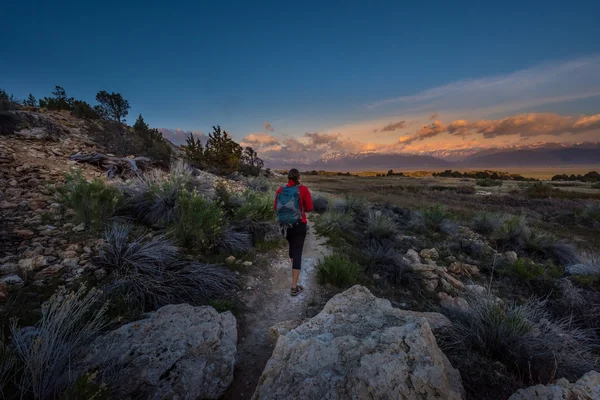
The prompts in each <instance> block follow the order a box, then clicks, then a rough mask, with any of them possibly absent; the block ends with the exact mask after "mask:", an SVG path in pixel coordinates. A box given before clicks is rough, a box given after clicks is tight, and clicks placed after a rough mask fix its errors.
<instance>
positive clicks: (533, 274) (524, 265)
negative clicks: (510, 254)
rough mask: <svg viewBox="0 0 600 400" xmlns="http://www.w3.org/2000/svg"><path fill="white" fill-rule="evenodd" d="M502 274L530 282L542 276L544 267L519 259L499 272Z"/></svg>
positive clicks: (528, 260)
mask: <svg viewBox="0 0 600 400" xmlns="http://www.w3.org/2000/svg"><path fill="white" fill-rule="evenodd" d="M500 272H501V273H502V274H505V275H508V276H512V277H516V278H521V279H525V280H531V279H536V278H541V277H542V276H544V272H545V270H544V267H543V266H542V265H540V264H538V263H536V262H535V261H532V260H530V259H526V258H519V259H518V260H517V261H515V262H513V263H511V264H509V265H508V266H507V267H505V268H504V269H502V270H501V271H500Z"/></svg>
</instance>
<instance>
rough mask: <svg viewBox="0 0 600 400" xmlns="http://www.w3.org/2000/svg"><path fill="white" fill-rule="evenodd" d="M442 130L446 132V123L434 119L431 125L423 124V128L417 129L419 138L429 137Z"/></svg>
mask: <svg viewBox="0 0 600 400" xmlns="http://www.w3.org/2000/svg"><path fill="white" fill-rule="evenodd" d="M442 132H446V125H444V123H443V122H442V121H434V122H432V123H431V124H430V125H423V126H422V127H421V129H419V130H418V131H417V136H418V139H421V140H423V139H427V138H430V137H434V136H437V135H439V134H440V133H442Z"/></svg>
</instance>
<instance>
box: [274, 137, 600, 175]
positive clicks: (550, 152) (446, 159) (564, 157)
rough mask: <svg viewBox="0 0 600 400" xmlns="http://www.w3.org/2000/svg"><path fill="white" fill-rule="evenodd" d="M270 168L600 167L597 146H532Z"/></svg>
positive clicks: (355, 157) (344, 157)
mask: <svg viewBox="0 0 600 400" xmlns="http://www.w3.org/2000/svg"><path fill="white" fill-rule="evenodd" d="M265 161H266V164H267V166H271V167H272V168H289V167H292V166H296V167H299V168H303V169H316V170H319V169H321V170H329V171H368V170H373V171H383V170H388V169H394V170H402V169H407V170H415V169H423V170H426V169H444V168H446V169H451V168H454V169H461V168H462V169H465V168H470V169H472V168H494V169H501V168H519V167H565V166H578V165H600V143H578V144H572V145H567V144H563V143H534V144H529V145H522V146H507V147H495V148H488V149H483V148H481V147H473V148H466V149H452V150H435V151H423V152H419V153H416V154H407V153H393V154H389V153H385V154H384V153H360V154H344V153H337V154H328V155H326V156H324V157H322V158H321V159H320V160H317V161H314V162H310V163H281V162H277V161H275V160H265Z"/></svg>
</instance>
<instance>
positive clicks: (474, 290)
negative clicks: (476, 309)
mask: <svg viewBox="0 0 600 400" xmlns="http://www.w3.org/2000/svg"><path fill="white" fill-rule="evenodd" d="M465 290H466V291H467V292H469V293H471V294H475V295H477V296H483V295H485V294H486V293H487V289H486V288H484V287H483V286H479V285H465Z"/></svg>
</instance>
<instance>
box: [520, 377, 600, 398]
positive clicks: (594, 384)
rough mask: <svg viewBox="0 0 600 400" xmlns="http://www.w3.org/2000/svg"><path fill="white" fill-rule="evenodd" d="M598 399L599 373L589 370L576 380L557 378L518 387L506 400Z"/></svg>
mask: <svg viewBox="0 0 600 400" xmlns="http://www.w3.org/2000/svg"><path fill="white" fill-rule="evenodd" d="M596 399H600V373H598V372H596V371H590V372H588V373H587V374H585V375H584V376H582V377H581V378H580V379H579V380H578V381H577V382H575V383H569V381H568V380H566V379H559V380H558V381H556V383H553V384H552V385H536V386H531V387H528V388H526V389H520V390H518V391H517V392H516V393H515V394H513V395H512V396H510V397H509V399H508V400H596Z"/></svg>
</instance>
